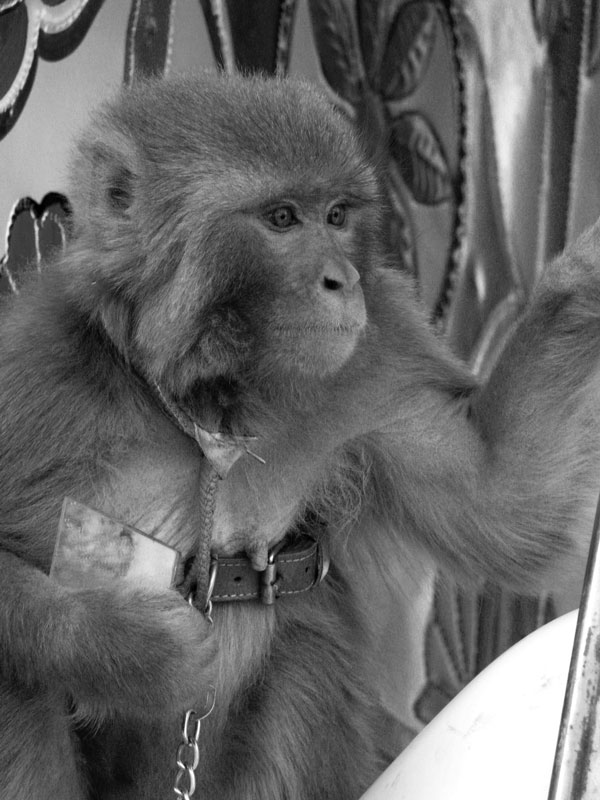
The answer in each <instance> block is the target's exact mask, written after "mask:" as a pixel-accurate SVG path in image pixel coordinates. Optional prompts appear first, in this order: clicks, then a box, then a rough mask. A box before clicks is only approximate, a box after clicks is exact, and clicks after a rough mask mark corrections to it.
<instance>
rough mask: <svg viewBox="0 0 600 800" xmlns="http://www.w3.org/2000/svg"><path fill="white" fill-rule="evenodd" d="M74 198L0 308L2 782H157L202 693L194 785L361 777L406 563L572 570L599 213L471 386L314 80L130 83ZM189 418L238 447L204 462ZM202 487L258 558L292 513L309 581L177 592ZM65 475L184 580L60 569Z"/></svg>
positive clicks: (573, 573) (351, 787)
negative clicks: (384, 630) (232, 455)
mask: <svg viewBox="0 0 600 800" xmlns="http://www.w3.org/2000/svg"><path fill="white" fill-rule="evenodd" d="M69 196H70V199H71V202H72V206H73V220H72V227H73V230H72V236H71V239H70V242H69V244H68V246H67V248H66V250H65V252H64V253H62V254H57V255H56V257H55V258H54V259H53V260H51V262H50V263H48V264H47V265H46V266H45V268H44V270H43V271H42V272H41V274H37V273H36V274H32V275H31V276H30V277H29V278H28V279H27V280H26V281H25V282H24V284H23V286H21V287H20V290H19V292H18V294H17V295H16V296H15V297H12V298H8V299H6V301H5V302H4V304H3V307H2V309H1V310H0V311H1V313H0V341H1V345H0V442H1V445H0V447H1V458H0V483H1V486H2V491H1V492H0V575H1V580H0V710H1V713H0V796H2V797H4V796H6V797H9V796H10V797H13V798H17V799H18V800H20V799H21V798H22V799H23V800H25V798H28V800H50V798H56V797H60V798H62V800H100V799H102V800H108V798H117V797H118V798H130V800H141V798H154V797H159V796H166V795H167V794H168V793H169V792H172V790H173V785H174V780H175V774H176V772H177V767H176V752H177V747H178V744H179V742H180V740H181V734H182V727H181V726H182V718H183V716H184V714H185V712H186V710H189V709H200V710H202V708H203V707H204V704H205V702H206V698H207V696H208V694H209V693H210V692H211V691H214V699H215V702H214V709H213V710H212V713H210V715H209V716H207V718H206V719H205V720H203V722H202V726H201V731H200V735H199V740H198V746H199V761H198V764H197V767H196V769H195V781H196V784H197V792H198V796H200V797H210V798H213V800H234V798H236V799H237V798H245V800H258V799H259V798H260V800H281V799H282V798H285V799H286V800H316V799H317V798H319V800H325V799H326V800H334V799H335V800H340V799H341V798H344V800H348V799H349V798H358V797H359V796H360V795H361V794H362V793H363V792H364V791H365V790H366V788H367V787H368V786H369V785H370V784H371V783H372V782H373V781H374V779H375V778H376V777H377V775H378V774H379V773H380V771H381V770H382V769H383V768H384V766H385V765H386V764H387V763H388V762H389V760H390V759H391V758H392V757H393V756H394V755H395V753H393V752H390V748H389V740H390V730H391V728H390V725H392V726H393V720H391V721H390V719H389V715H388V714H387V713H386V711H385V709H384V708H383V706H382V702H381V698H380V695H379V692H378V673H379V671H380V670H379V666H378V653H380V652H381V648H382V647H383V643H382V642H381V641H379V640H378V639H377V630H376V625H375V624H374V622H373V617H374V616H375V614H376V609H375V608H374V606H373V597H374V596H375V595H376V594H378V596H383V597H384V598H385V602H386V603H387V604H389V605H390V606H393V604H394V602H395V601H396V599H397V598H398V597H399V595H400V592H401V590H402V587H400V586H399V585H398V573H397V570H396V569H395V565H397V564H398V563H399V562H401V561H402V560H404V559H406V558H410V557H413V556H415V557H418V554H419V553H423V554H428V556H430V557H432V558H433V559H434V560H435V561H436V563H437V564H439V565H440V569H442V570H444V571H446V572H447V573H448V574H451V575H457V576H461V577H464V578H465V579H467V580H471V579H472V580H474V581H476V580H478V579H480V578H482V577H483V578H488V579H490V580H492V581H494V582H496V583H499V584H501V585H503V586H506V587H511V588H514V589H518V590H520V591H523V592H528V593H534V592H537V591H539V590H541V589H544V588H547V587H549V586H555V585H556V583H557V582H558V581H562V582H563V584H564V583H566V584H570V583H571V582H573V581H577V580H580V570H581V561H582V559H583V558H584V556H585V550H586V547H587V543H588V539H589V532H588V529H589V528H590V523H591V517H592V514H593V505H594V495H595V492H596V488H597V487H596V485H595V484H596V476H597V468H598V466H599V464H598V462H599V460H600V455H599V453H600V447H599V444H600V442H599V438H600V434H599V430H600V427H599V425H598V418H597V417H598V404H597V400H596V397H597V389H598V375H599V371H598V361H599V353H598V342H599V341H600V338H599V334H600V272H599V270H598V252H599V250H600V228H599V227H598V225H596V227H594V228H592V229H591V230H590V231H588V232H587V233H586V234H584V235H583V236H582V238H580V239H579V240H578V241H577V242H576V243H575V244H574V245H572V246H571V248H570V249H568V250H567V251H566V252H565V254H563V255H561V256H560V257H558V258H557V259H556V260H555V261H554V262H552V263H551V264H550V265H549V266H548V268H547V269H546V271H545V273H544V276H543V278H542V279H541V281H540V283H539V286H538V287H537V288H536V290H535V293H534V295H533V297H532V300H531V303H530V304H529V306H528V308H527V310H526V312H525V313H524V315H523V318H522V319H521V321H520V322H519V324H518V325H517V326H516V328H515V330H514V331H513V333H512V336H511V338H510V341H509V342H508V344H507V346H506V348H505V349H504V351H503V353H502V354H501V356H500V358H499V360H498V363H497V364H496V366H495V368H494V369H493V371H492V373H491V375H490V377H489V379H487V380H486V381H485V382H483V383H482V382H480V381H478V380H477V379H476V377H474V376H473V374H472V373H471V371H470V370H469V369H468V367H467V366H466V365H465V364H464V363H462V362H461V361H460V359H458V358H457V357H456V356H455V355H454V354H453V353H452V352H451V349H450V347H449V345H448V344H447V342H446V341H445V340H444V338H443V337H442V336H441V335H440V334H439V333H438V332H436V331H435V330H434V329H433V327H432V326H431V325H430V324H429V322H428V319H427V315H426V313H425V312H424V310H423V308H422V306H421V304H420V301H419V298H418V294H417V291H416V289H415V286H414V282H413V281H412V279H411V278H410V277H409V276H407V275H406V274H405V273H404V272H402V271H401V270H398V269H397V268H396V261H395V257H394V254H393V253H390V252H389V247H388V245H387V238H386V234H385V230H386V220H387V216H386V215H387V213H388V211H387V207H386V202H385V199H384V193H383V190H382V182H381V176H380V166H379V165H378V164H376V163H373V162H372V160H371V159H370V158H369V156H368V155H367V154H366V148H365V146H364V143H363V142H362V141H361V139H360V137H359V136H358V135H357V134H356V132H355V130H354V129H353V127H352V124H351V122H350V121H349V120H347V119H346V117H345V116H344V115H343V114H342V113H341V112H340V111H338V110H337V109H336V108H335V107H333V106H332V104H331V103H330V101H329V100H328V99H327V98H326V97H324V96H323V94H322V93H321V91H320V90H318V89H317V88H315V87H314V86H311V85H310V84H309V83H307V82H303V81H301V80H295V79H289V78H288V79H279V78H270V77H264V76H258V75H255V76H247V75H246V76H239V75H238V76H232V75H223V74H216V73H215V74H209V73H206V74H204V73H202V74H199V75H188V76H172V77H169V78H167V79H154V80H148V81H143V82H140V83H139V84H137V85H136V86H134V87H132V88H128V89H127V90H123V91H122V92H121V93H120V94H119V95H118V96H117V97H116V98H115V99H114V100H112V101H110V102H109V103H108V104H106V105H105V106H104V107H102V108H101V109H100V110H99V111H98V112H97V113H96V115H95V116H94V118H93V120H92V122H91V123H90V125H89V127H88V128H87V130H86V132H85V133H84V134H83V135H82V136H81V137H80V139H79V143H78V145H77V148H76V150H75V153H74V156H73V163H72V169H71V185H70V195H69ZM190 425H191V427H192V430H193V431H195V434H194V435H191V434H190V430H189V426H190ZM198 431H200V432H202V431H204V432H208V434H209V435H210V436H212V437H213V439H214V438H215V437H216V436H225V437H228V438H229V440H231V441H234V442H238V443H239V442H244V443H245V444H244V446H243V447H242V448H241V450H242V452H241V454H240V453H237V455H238V456H239V457H238V458H237V460H235V463H232V464H230V465H228V469H227V470H223V473H224V474H223V475H222V476H221V477H220V478H216V479H214V470H215V467H214V464H213V463H212V462H211V457H210V448H203V447H202V446H200V444H201V437H200V439H199V438H198V435H197V434H198ZM217 472H218V470H217ZM225 473H226V474H225ZM211 476H212V477H211ZM213 479H214V480H213ZM211 480H213V483H212V484H211V483H210V481H211ZM208 485H212V486H213V488H214V494H213V495H212V497H213V508H212V512H211V513H212V520H211V524H210V530H209V532H208V534H209V536H210V541H209V544H210V549H211V552H212V555H213V557H214V558H216V559H217V563H219V562H220V561H221V560H222V559H226V558H228V557H234V556H235V555H236V554H240V553H242V554H245V556H244V557H246V558H247V559H248V563H249V564H250V565H251V570H254V571H256V573H257V574H261V575H262V574H265V573H266V572H267V571H268V567H269V564H270V563H271V562H270V558H271V555H272V553H273V552H274V548H277V547H278V546H279V545H281V543H283V542H285V541H286V540H287V538H288V537H289V536H290V535H292V536H293V532H294V531H295V530H297V529H298V528H299V527H301V526H305V527H306V528H308V530H309V532H310V534H311V536H312V537H313V538H314V540H315V541H317V542H318V543H319V545H320V546H321V545H322V546H323V547H325V546H326V547H327V549H328V552H329V560H330V567H329V572H328V574H327V575H326V576H325V577H324V578H323V580H321V581H320V582H319V583H318V585H316V586H314V587H313V588H311V589H310V590H309V591H303V592H298V593H296V594H290V595H288V596H285V597H284V596H281V597H279V598H278V599H276V601H275V602H274V603H271V604H266V603H260V602H257V601H255V600H250V601H243V602H223V603H216V602H215V603H214V604H213V607H212V610H211V613H210V615H208V614H206V613H204V612H205V611H206V610H207V609H205V608H204V607H202V606H198V605H197V604H195V602H189V601H188V600H189V598H186V596H184V595H185V592H184V591H183V587H184V585H185V582H186V574H187V573H186V569H188V566H189V564H190V563H195V562H194V561H193V558H194V554H196V553H197V552H198V542H199V538H200V536H201V532H202V536H205V535H206V531H205V526H204V522H203V520H204V516H203V515H204V514H205V508H204V506H203V502H204V499H205V497H206V493H203V489H202V487H206V486H208ZM65 497H72V498H75V499H76V500H77V501H78V502H80V503H83V504H84V505H86V506H88V507H89V508H93V509H98V510H99V511H101V512H102V513H104V514H106V515H108V516H110V517H111V518H113V519H116V520H119V521H120V522H121V523H122V524H123V525H128V526H133V527H135V528H136V529H138V530H140V531H142V532H144V533H146V534H149V535H152V536H154V537H156V538H158V539H159V540H161V541H162V542H164V543H166V544H168V545H170V546H172V547H175V548H176V549H177V550H178V551H179V552H180V553H181V555H182V558H181V561H180V566H179V567H178V574H177V576H176V579H175V586H174V587H172V588H165V589H163V590H161V589H157V588H154V587H152V588H149V587H147V586H144V585H143V581H136V582H135V584H132V583H128V582H127V580H125V579H124V580H122V581H120V580H117V581H116V582H115V583H113V584H111V585H110V586H100V587H94V586H89V587H88V586H86V587H84V588H73V587H69V586H65V585H62V584H60V583H58V582H57V581H55V580H54V579H53V578H52V576H51V575H50V574H49V573H50V568H51V561H52V554H53V551H54V546H55V541H56V535H57V527H58V524H59V518H60V511H61V506H62V503H63V500H64V498H65ZM415 554H416V555H415ZM186 565H188V566H186ZM217 575H218V569H217ZM373 575H376V576H377V580H376V583H377V586H373V585H372V583H371V581H372V579H373ZM191 599H192V601H194V598H193V597H192V598H191ZM209 616H210V619H209Z"/></svg>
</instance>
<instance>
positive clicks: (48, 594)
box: [0, 553, 215, 719]
mask: <svg viewBox="0 0 600 800" xmlns="http://www.w3.org/2000/svg"><path fill="white" fill-rule="evenodd" d="M0 576H1V580H0V586H1V588H0V607H2V609H3V611H2V614H1V615H0V652H1V653H2V654H3V655H2V661H1V666H2V671H3V672H4V673H5V674H8V675H9V676H11V677H14V680H16V681H19V682H22V683H25V684H27V685H29V686H33V687H36V686H38V687H43V688H48V689H54V688H60V687H62V689H63V690H64V691H65V693H68V694H69V695H70V696H71V697H72V698H73V700H74V702H75V705H76V707H77V713H81V714H83V715H85V716H86V717H87V718H93V719H100V718H102V717H105V716H107V715H109V714H112V713H119V714H126V715H129V716H134V717H140V718H154V717H158V716H161V715H165V714H172V713H173V712H177V713H179V712H180V711H182V710H185V709H186V708H188V707H192V706H193V705H194V702H195V701H196V700H197V699H198V697H199V696H201V695H202V693H203V692H204V691H205V690H206V687H207V685H208V683H210V682H211V677H212V676H211V664H212V661H213V658H214V654H215V645H214V642H213V640H212V638H210V637H209V636H208V634H209V624H208V623H207V622H206V620H205V619H204V617H203V616H202V615H201V614H199V613H198V612H197V611H196V610H195V609H193V608H192V607H191V606H189V605H188V604H187V603H186V602H185V601H184V600H183V599H182V598H181V597H180V595H178V594H177V593H176V592H175V591H172V590H166V591H164V592H162V593H160V594H158V593H150V592H144V591H143V590H141V589H134V588H128V587H127V586H126V585H123V586H122V587H119V588H118V589H117V590H116V591H115V590H114V589H112V588H111V589H106V588H102V589H90V590H78V591H73V590H69V589H65V588H64V587H62V586H59V585H58V584H56V583H54V582H53V581H51V580H50V579H49V578H47V577H46V576H45V575H44V574H42V573H41V572H39V571H38V570H36V569H34V568H33V567H31V566H30V565H28V564H26V563H25V562H23V561H22V560H20V559H19V558H17V557H16V556H13V555H11V554H8V553H1V554H0Z"/></svg>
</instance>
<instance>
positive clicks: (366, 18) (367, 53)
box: [356, 0, 381, 85]
mask: <svg viewBox="0 0 600 800" xmlns="http://www.w3.org/2000/svg"><path fill="white" fill-rule="evenodd" d="M379 9H380V4H379V2H378V0H357V3H356V23H357V27H358V35H359V39H360V49H361V52H362V57H363V61H364V64H365V70H366V72H367V77H368V79H369V82H370V83H371V85H374V83H375V81H376V76H377V74H378V72H379V63H380V58H381V54H380V49H381V44H380V33H379Z"/></svg>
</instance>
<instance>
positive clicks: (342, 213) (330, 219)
mask: <svg viewBox="0 0 600 800" xmlns="http://www.w3.org/2000/svg"><path fill="white" fill-rule="evenodd" d="M345 222H346V206H344V205H342V204H341V203H338V204H337V205H335V206H331V208H330V209H329V213H328V214H327V224H328V225H333V226H334V227H335V228H341V227H342V226H343V224H344V223H345Z"/></svg>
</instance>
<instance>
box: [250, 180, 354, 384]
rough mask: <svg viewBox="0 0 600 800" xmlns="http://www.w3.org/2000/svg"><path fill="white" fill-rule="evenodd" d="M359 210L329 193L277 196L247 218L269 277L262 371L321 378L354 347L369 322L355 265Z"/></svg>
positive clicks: (344, 199)
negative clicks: (312, 195)
mask: <svg viewBox="0 0 600 800" xmlns="http://www.w3.org/2000/svg"><path fill="white" fill-rule="evenodd" d="M361 214H362V210H361V208H360V206H359V204H358V203H352V204H351V203H350V202H349V201H348V199H347V198H346V197H344V196H343V195H342V196H335V195H334V196H329V197H325V198H323V199H321V198H319V199H316V198H311V199H310V200H309V199H301V200H299V199H296V198H291V197H282V198H281V199H278V200H275V201H274V202H272V203H270V204H268V205H267V206H266V207H263V208H261V209H259V210H258V211H257V212H254V211H252V212H250V213H248V214H247V215H246V217H247V223H248V224H249V226H250V227H251V228H253V234H254V235H253V236H252V239H254V240H255V241H257V244H258V242H260V243H261V244H262V250H263V253H264V255H263V263H264V265H265V270H266V272H267V276H268V277H267V284H268V285H267V287H266V295H267V296H266V298H265V300H266V301H267V302H268V303H269V313H268V317H267V319H266V320H265V327H264V329H263V332H262V334H261V337H260V339H261V348H262V350H263V366H266V367H267V369H268V368H272V369H273V370H275V371H277V372H279V373H281V372H283V373H284V374H285V373H290V372H292V371H296V372H298V373H300V374H303V375H306V376H316V377H323V376H325V375H329V374H332V373H334V372H336V371H337V370H338V369H339V368H340V367H341V366H342V365H343V364H344V363H345V362H346V361H347V360H348V359H349V358H350V356H351V355H352V353H353V352H354V349H355V347H356V344H357V342H358V340H359V338H360V336H361V333H362V332H363V331H364V329H365V325H366V321H367V313H366V308H365V299H364V295H363V287H362V282H361V273H360V272H359V270H358V269H357V267H356V266H355V263H354V262H355V261H356V257H355V247H354V241H355V238H356V236H357V235H358V223H359V220H360V218H361ZM255 237H258V240H256V239H255Z"/></svg>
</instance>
